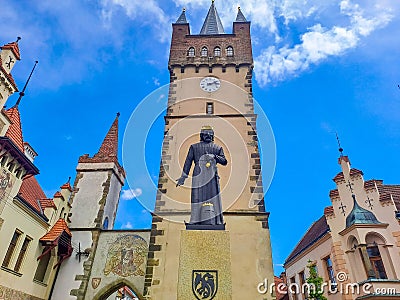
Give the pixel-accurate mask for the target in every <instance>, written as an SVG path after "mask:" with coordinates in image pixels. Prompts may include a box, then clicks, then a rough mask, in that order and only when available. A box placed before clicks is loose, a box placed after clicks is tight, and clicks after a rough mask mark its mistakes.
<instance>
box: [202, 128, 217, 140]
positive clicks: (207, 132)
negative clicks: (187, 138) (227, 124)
mask: <svg viewBox="0 0 400 300" xmlns="http://www.w3.org/2000/svg"><path fill="white" fill-rule="evenodd" d="M200 141H202V142H205V143H211V142H212V141H214V130H213V128H212V127H211V126H203V127H201V131H200Z"/></svg>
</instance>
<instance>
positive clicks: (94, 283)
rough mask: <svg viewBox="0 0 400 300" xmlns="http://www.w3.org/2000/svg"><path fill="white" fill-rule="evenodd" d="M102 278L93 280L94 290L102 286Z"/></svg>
mask: <svg viewBox="0 0 400 300" xmlns="http://www.w3.org/2000/svg"><path fill="white" fill-rule="evenodd" d="M100 282H101V278H92V287H93V289H97V288H98V287H99V285H100Z"/></svg>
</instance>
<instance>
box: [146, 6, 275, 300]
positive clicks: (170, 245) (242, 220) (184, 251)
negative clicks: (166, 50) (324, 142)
mask: <svg viewBox="0 0 400 300" xmlns="http://www.w3.org/2000/svg"><path fill="white" fill-rule="evenodd" d="M172 27H173V32H172V41H171V49H170V56H169V65H168V68H169V71H170V89H169V98H168V109H167V115H166V116H165V131H164V133H165V138H164V142H163V147H162V161H161V166H160V174H159V181H158V188H159V190H158V193H157V197H156V204H155V211H154V216H153V222H152V230H151V237H150V246H149V254H148V264H147V269H146V277H145V289H144V291H145V295H144V296H145V297H147V298H148V299H157V300H159V299H184V300H186V299H196V298H197V299H200V298H198V295H196V292H195V291H194V290H195V289H196V287H195V285H196V283H194V281H195V278H194V277H195V275H199V274H200V275H202V276H203V279H207V278H206V277H204V276H205V274H207V272H209V273H210V274H212V276H213V278H214V279H215V281H214V284H215V285H216V288H215V290H216V292H214V295H211V296H210V295H209V296H208V298H207V297H206V298H201V299H273V296H272V295H271V294H260V292H258V290H257V286H258V285H259V284H260V283H261V282H265V280H267V281H268V282H269V283H273V268H272V255H271V246H270V233H269V227H268V216H269V213H267V212H266V211H265V206H264V198H263V195H264V193H263V187H262V178H261V164H260V155H259V151H258V143H257V140H258V139H257V130H256V117H257V116H256V115H255V114H254V105H253V95H252V75H253V56H252V46H251V35H250V22H248V21H247V20H246V18H245V16H244V15H243V13H242V12H241V10H240V8H239V10H238V14H237V17H236V20H235V22H233V32H232V33H230V34H226V33H225V32H224V28H223V25H222V22H221V20H220V18H219V16H218V12H217V10H216V7H215V4H214V1H213V2H212V4H211V7H210V9H209V12H208V14H207V17H206V19H205V21H204V24H203V26H202V29H201V32H200V34H191V32H190V26H189V23H188V22H187V19H186V12H185V10H183V12H182V14H181V15H180V17H179V18H178V20H177V21H176V22H175V23H174V24H173V25H172ZM204 125H209V126H212V127H213V129H214V132H215V143H216V144H219V145H221V146H222V147H223V150H224V152H225V156H226V158H227V160H228V165H227V166H219V167H218V169H219V171H218V172H219V176H220V185H221V199H222V206H223V210H224V213H223V218H224V222H225V223H226V224H225V230H186V227H185V222H188V221H189V219H190V209H191V206H190V201H191V200H190V199H191V197H190V191H191V186H190V180H187V182H186V184H187V185H186V186H180V187H176V179H177V178H179V176H180V175H181V172H182V166H183V162H184V160H185V157H186V154H187V153H188V149H189V146H190V145H191V144H193V143H196V142H198V140H199V132H200V128H201V127H202V126H204ZM264 159H268V157H265V158H264ZM203 296H204V294H203Z"/></svg>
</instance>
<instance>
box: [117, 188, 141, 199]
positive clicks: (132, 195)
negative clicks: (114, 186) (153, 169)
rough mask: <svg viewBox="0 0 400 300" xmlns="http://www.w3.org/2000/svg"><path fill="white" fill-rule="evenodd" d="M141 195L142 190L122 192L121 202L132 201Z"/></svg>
mask: <svg viewBox="0 0 400 300" xmlns="http://www.w3.org/2000/svg"><path fill="white" fill-rule="evenodd" d="M141 194H142V189H140V188H135V189H129V190H122V193H121V200H132V199H134V198H137V197H139V196H140V195H141Z"/></svg>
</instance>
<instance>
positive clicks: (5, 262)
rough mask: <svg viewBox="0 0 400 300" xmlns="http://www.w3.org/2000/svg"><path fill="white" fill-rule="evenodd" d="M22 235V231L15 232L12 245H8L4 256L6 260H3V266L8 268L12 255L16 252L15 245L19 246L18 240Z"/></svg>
mask: <svg viewBox="0 0 400 300" xmlns="http://www.w3.org/2000/svg"><path fill="white" fill-rule="evenodd" d="M20 236H21V233H20V232H19V231H15V232H14V234H13V237H12V238H11V242H10V245H8V249H7V252H6V256H5V257H4V260H3V264H2V266H3V267H6V268H8V265H9V264H10V261H11V257H12V255H13V253H14V250H15V247H16V246H17V242H18V240H19V237H20Z"/></svg>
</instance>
